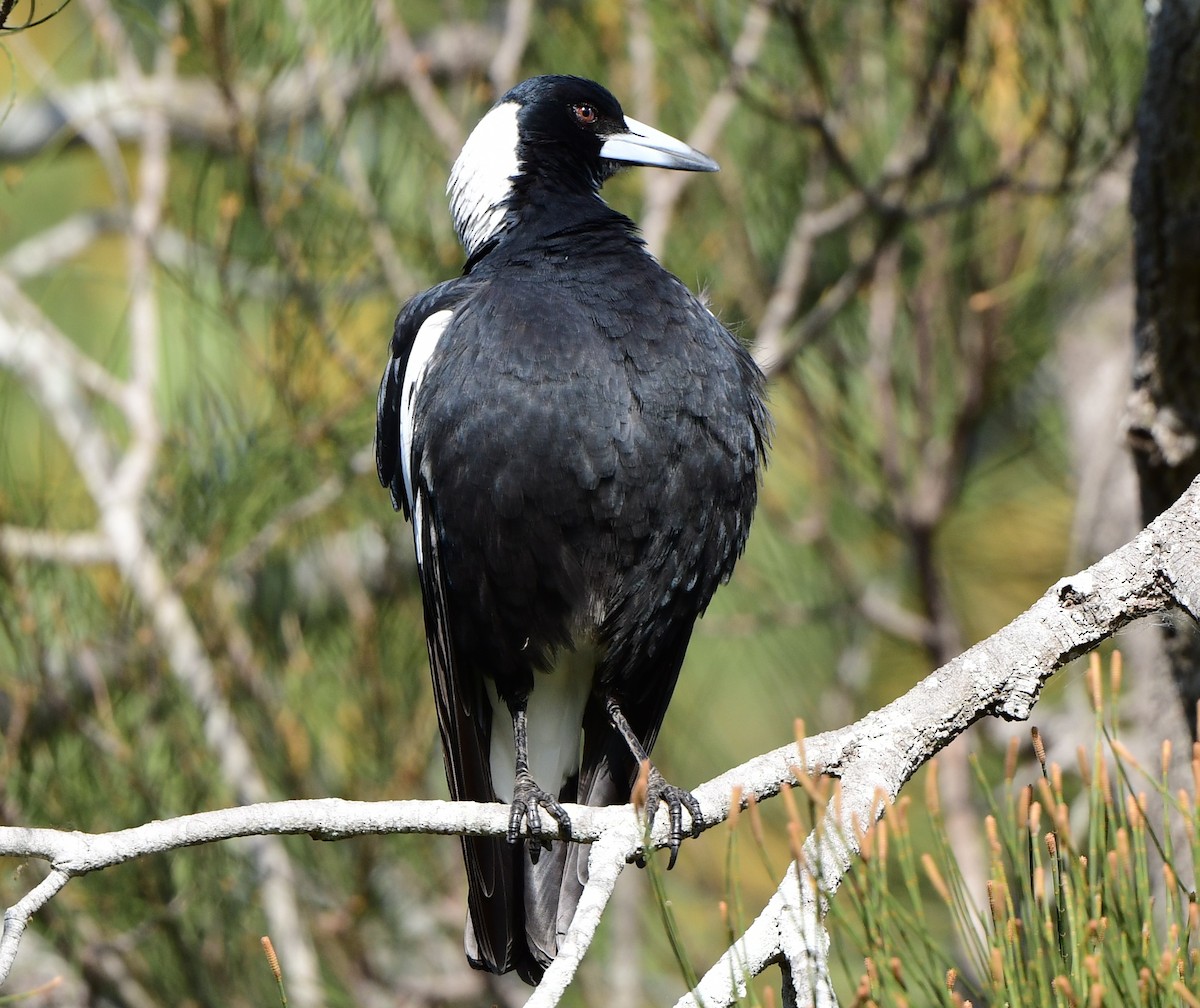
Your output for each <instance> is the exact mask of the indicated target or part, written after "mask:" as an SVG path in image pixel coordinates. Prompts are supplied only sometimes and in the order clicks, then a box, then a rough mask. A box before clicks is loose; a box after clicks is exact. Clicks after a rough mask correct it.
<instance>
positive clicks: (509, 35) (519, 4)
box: [488, 0, 533, 95]
mask: <svg viewBox="0 0 1200 1008" xmlns="http://www.w3.org/2000/svg"><path fill="white" fill-rule="evenodd" d="M532 23H533V0H508V4H507V6H506V7H505V10H504V34H503V35H501V36H500V44H499V45H498V46H496V55H495V56H494V57H492V63H491V66H489V67H488V77H489V79H490V80H491V82H492V90H493V91H495V93H496V94H497V95H501V94H504V92H505V91H507V90H508V89H509V88H510V87H512V86H513V85H514V84H515V83H516V82H517V73H518V72H519V70H520V68H521V57H522V56H523V55H524V54H525V47H526V46H527V45H528V44H529V28H530V25H531V24H532Z"/></svg>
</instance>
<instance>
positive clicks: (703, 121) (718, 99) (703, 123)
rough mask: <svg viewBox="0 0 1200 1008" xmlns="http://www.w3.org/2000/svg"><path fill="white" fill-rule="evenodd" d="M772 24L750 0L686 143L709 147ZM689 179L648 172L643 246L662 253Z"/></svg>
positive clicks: (764, 6)
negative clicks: (725, 69) (724, 70)
mask: <svg viewBox="0 0 1200 1008" xmlns="http://www.w3.org/2000/svg"><path fill="white" fill-rule="evenodd" d="M770 24H771V5H770V4H769V3H766V2H764V0H753V2H752V3H751V4H750V5H749V7H748V8H747V10H746V16H745V18H744V19H743V20H742V27H741V31H740V32H739V34H738V37H737V40H736V41H735V42H734V44H733V49H732V51H731V52H730V60H729V73H728V74H727V75H726V78H725V80H724V81H722V83H721V85H720V87H718V88H717V89H716V90H715V91H713V93H712V95H711V96H710V97H709V99H708V103H707V104H706V105H705V106H704V111H703V112H701V113H700V117H699V119H697V120H696V124H695V126H693V127H692V130H691V132H690V133H689V134H688V143H690V144H691V145H692V146H693V147H696V148H698V149H700V150H711V149H712V148H713V147H714V145H715V144H716V142H717V139H718V138H719V137H720V135H721V131H722V130H723V129H724V128H725V123H726V122H727V121H728V119H729V117H730V115H732V114H733V110H734V109H735V108H736V107H737V102H738V90H739V88H740V86H741V81H742V78H743V77H744V76H745V74H746V73H747V72H748V71H749V69H750V67H751V66H752V65H753V64H754V62H755V60H757V59H758V55H759V53H760V52H761V51H762V47H763V43H764V42H765V41H766V37H767V28H768V27H769V26H770ZM687 183H688V178H687V172H647V173H646V175H645V187H646V190H645V191H646V199H645V203H644V208H643V212H642V220H641V224H642V236H643V237H644V238H645V240H646V247H647V248H649V249H650V251H651V252H652V253H654V254H655V255H661V254H662V250H663V246H664V245H665V243H666V238H667V230H668V229H669V228H670V226H671V218H672V217H673V216H674V213H675V206H676V204H678V202H679V197H680V196H682V195H683V190H684V188H685V186H686V185H687Z"/></svg>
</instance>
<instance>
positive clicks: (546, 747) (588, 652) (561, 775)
mask: <svg viewBox="0 0 1200 1008" xmlns="http://www.w3.org/2000/svg"><path fill="white" fill-rule="evenodd" d="M594 658H595V654H594V652H593V651H592V649H591V648H583V649H581V651H578V652H565V653H560V655H559V659H558V661H557V662H555V665H554V670H553V671H552V672H549V673H541V672H535V673H534V682H533V691H532V692H531V693H530V694H529V704H528V706H527V707H526V708H525V734H526V736H527V739H528V741H529V773H530V775H531V776H532V777H533V779H534V782H535V783H536V784H537V785H538V787H540V788H541V789H542V790H543V791H549V792H550V793H551V794H552V795H555V796H557V795H558V793H559V791H560V790H561V789H562V786H563V785H564V784H565V783H566V782H567V778H568V777H570V776H572V775H573V774H574V773H575V772H576V771H577V770H578V769H579V738H580V730H581V725H582V724H583V709H584V707H586V706H587V698H588V694H589V693H590V692H591V690H592V676H593V673H594V671H595V663H594ZM485 681H486V683H487V690H488V696H489V697H490V698H491V701H492V751H491V767H492V787H493V788H495V790H496V797H497V798H499V799H500V801H502V802H511V801H512V795H513V780H514V778H515V777H516V773H517V749H516V741H515V739H514V737H513V726H512V716H511V715H510V713H509V710H508V707H507V705H506V704H505V703H504V701H503V700H501V699H500V697H499V696H498V695H497V694H496V687H495V684H494V683H493V682H492V680H491V679H487V680H485ZM568 800H569V801H574V800H575V798H574V795H572V796H570V798H569V799H568Z"/></svg>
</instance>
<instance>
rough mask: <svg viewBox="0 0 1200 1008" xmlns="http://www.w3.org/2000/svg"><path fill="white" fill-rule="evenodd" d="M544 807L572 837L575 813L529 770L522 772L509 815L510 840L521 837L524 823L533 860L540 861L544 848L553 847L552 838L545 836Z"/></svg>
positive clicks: (559, 827) (511, 841) (508, 834)
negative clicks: (540, 784)
mask: <svg viewBox="0 0 1200 1008" xmlns="http://www.w3.org/2000/svg"><path fill="white" fill-rule="evenodd" d="M542 809H545V810H546V811H547V812H549V813H550V816H551V818H553V819H554V821H555V822H556V823H557V824H558V829H559V833H560V834H561V835H562V836H563V837H564V838H565V839H567V840H569V839H570V838H571V817H570V816H568V815H567V810H566V809H564V808H563V807H562V806H561V805H560V804H559V803H558V799H556V798H555V797H554V795H552V794H550V792H549V791H543V790H542V789H541V788H540V787H538V786H537V784H536V783H535V782H534V780H533V778H532V777H530V776H529V774H528V773H518V774H517V778H516V781H515V782H514V784H513V800H512V810H511V812H510V813H509V817H508V833H507V834H506V836H507V839H508V842H509V843H516V842H517V841H518V840H520V839H521V832H522V831H521V827H522V824H524V825H526V826H527V827H528V829H529V834H530V840H531V841H532V842H531V843H530V844H529V860H530V861H532V862H533V863H534V864H537V862H538V857H539V856H540V854H541V852H542V848H545V849H546V850H549V849H550V841H549V840H548V839H546V838H545V837H543V836H541V833H542Z"/></svg>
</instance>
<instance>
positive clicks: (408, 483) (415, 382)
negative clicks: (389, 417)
mask: <svg viewBox="0 0 1200 1008" xmlns="http://www.w3.org/2000/svg"><path fill="white" fill-rule="evenodd" d="M453 317H454V312H453V311H451V310H450V309H449V308H446V309H444V310H442V311H439V312H434V313H433V314H432V315H430V316H429V318H427V319H426V320H425V321H424V322H422V323H421V328H420V329H418V330H417V338H416V339H414V340H413V345H412V349H411V350H410V351H409V353H408V362H407V363H406V364H405V366H404V378H403V380H402V381H401V383H400V468H401V470H402V471H403V473H404V495H405V496H406V497H407V498H408V506H409V509H410V510H411V511H413V512H414V513H415V512H416V508H415V507H414V500H413V481H412V442H413V409H414V408H415V406H416V401H417V392H418V391H419V390H420V387H421V379H422V378H424V377H425V370H426V368H428V367H429V361H430V358H432V357H433V354H434V351H435V350H437V345H438V341H439V340H440V339H441V338H442V333H444V332H445V331H446V326H448V325H449V324H450V320H451V319H452V318H453ZM420 548H421V547H420V544H419V541H418V545H417V549H418V550H420ZM418 559H420V558H419V557H418Z"/></svg>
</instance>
